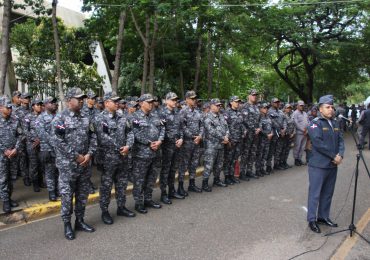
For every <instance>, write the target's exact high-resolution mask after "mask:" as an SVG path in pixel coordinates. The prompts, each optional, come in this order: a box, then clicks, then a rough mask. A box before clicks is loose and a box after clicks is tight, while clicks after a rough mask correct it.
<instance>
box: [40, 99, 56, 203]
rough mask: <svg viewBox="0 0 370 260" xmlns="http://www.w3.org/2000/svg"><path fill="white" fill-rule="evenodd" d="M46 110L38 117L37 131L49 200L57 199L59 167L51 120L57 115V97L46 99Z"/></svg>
mask: <svg viewBox="0 0 370 260" xmlns="http://www.w3.org/2000/svg"><path fill="white" fill-rule="evenodd" d="M44 106H45V111H44V112H42V113H41V114H40V115H39V116H38V117H37V119H36V125H37V127H36V132H37V136H38V137H39V139H40V161H41V163H42V164H43V168H44V171H45V182H46V187H47V189H48V192H49V200H50V201H56V200H57V191H58V177H59V174H58V169H57V167H56V165H55V151H54V148H53V139H52V135H51V132H52V125H51V122H52V120H53V119H54V117H55V116H56V112H57V109H58V102H57V99H56V98H55V97H46V98H45V99H44Z"/></svg>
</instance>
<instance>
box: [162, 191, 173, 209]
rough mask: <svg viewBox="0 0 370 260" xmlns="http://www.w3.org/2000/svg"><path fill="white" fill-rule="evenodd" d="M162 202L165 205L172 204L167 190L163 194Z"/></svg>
mask: <svg viewBox="0 0 370 260" xmlns="http://www.w3.org/2000/svg"><path fill="white" fill-rule="evenodd" d="M161 201H162V202H163V203H164V204H167V205H170V204H172V201H171V200H170V199H169V198H168V196H167V192H166V191H165V190H163V191H162V192H161Z"/></svg>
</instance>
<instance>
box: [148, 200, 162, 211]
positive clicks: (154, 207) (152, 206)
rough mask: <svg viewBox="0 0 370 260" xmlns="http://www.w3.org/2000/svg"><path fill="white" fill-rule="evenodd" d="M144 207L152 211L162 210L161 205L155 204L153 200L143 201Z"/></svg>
mask: <svg viewBox="0 0 370 260" xmlns="http://www.w3.org/2000/svg"><path fill="white" fill-rule="evenodd" d="M144 206H145V207H149V208H153V209H160V208H162V205H161V204H159V203H158V202H155V201H154V200H144Z"/></svg>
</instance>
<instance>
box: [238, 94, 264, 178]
mask: <svg viewBox="0 0 370 260" xmlns="http://www.w3.org/2000/svg"><path fill="white" fill-rule="evenodd" d="M257 97H258V92H257V90H255V89H252V90H250V91H249V96H248V102H247V103H246V104H245V105H244V107H243V110H242V114H243V118H244V125H245V127H246V129H247V134H246V137H245V139H244V147H243V152H242V157H241V165H240V173H241V179H242V180H243V179H244V180H249V178H254V179H258V176H256V175H255V174H254V173H253V165H254V164H255V161H256V152H257V141H258V138H257V137H258V135H259V133H260V131H261V129H260V128H259V127H258V125H259V124H258V121H259V116H260V111H259V108H258V105H257Z"/></svg>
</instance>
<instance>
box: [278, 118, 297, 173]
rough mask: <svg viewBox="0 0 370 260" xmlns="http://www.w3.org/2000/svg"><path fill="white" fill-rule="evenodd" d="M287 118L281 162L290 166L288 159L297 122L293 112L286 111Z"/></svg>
mask: <svg viewBox="0 0 370 260" xmlns="http://www.w3.org/2000/svg"><path fill="white" fill-rule="evenodd" d="M285 120H286V122H287V128H286V133H285V136H284V137H283V138H282V141H283V150H282V152H281V159H280V162H281V164H282V165H283V166H285V167H289V165H288V163H287V161H288V157H289V152H290V148H291V146H292V143H293V140H294V139H293V138H294V135H295V123H294V118H293V113H289V114H287V113H285Z"/></svg>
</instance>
